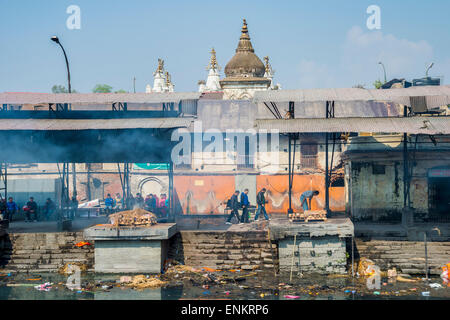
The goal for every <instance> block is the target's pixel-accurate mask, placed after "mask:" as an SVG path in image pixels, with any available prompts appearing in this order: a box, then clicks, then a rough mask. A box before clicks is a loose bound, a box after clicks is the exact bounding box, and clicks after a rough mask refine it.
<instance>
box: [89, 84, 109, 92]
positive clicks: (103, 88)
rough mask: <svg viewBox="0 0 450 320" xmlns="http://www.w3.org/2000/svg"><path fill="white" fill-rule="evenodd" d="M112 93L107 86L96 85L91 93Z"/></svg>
mask: <svg viewBox="0 0 450 320" xmlns="http://www.w3.org/2000/svg"><path fill="white" fill-rule="evenodd" d="M111 91H112V87H111V86H108V85H107V84H97V85H96V86H95V87H94V89H92V92H94V93H110V92H111Z"/></svg>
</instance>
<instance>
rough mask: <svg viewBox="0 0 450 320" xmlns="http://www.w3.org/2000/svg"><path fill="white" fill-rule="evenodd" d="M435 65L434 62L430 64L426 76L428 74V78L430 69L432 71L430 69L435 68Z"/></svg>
mask: <svg viewBox="0 0 450 320" xmlns="http://www.w3.org/2000/svg"><path fill="white" fill-rule="evenodd" d="M433 66H434V62H432V63H431V64H430V65H429V66H428V68H427V72H425V76H426V77H427V78H428V71H430V69H431V68H433Z"/></svg>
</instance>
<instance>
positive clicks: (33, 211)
mask: <svg viewBox="0 0 450 320" xmlns="http://www.w3.org/2000/svg"><path fill="white" fill-rule="evenodd" d="M37 210H38V206H37V203H36V202H35V201H34V198H33V197H30V201H28V202H27V211H26V213H27V220H26V221H27V222H32V221H33V219H32V218H31V215H33V216H34V222H37Z"/></svg>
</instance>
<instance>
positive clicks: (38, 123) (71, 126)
mask: <svg viewBox="0 0 450 320" xmlns="http://www.w3.org/2000/svg"><path fill="white" fill-rule="evenodd" d="M193 121H194V119H193V118H139V119H108V120H106V119H102V120H99V119H83V120H78V119H0V131H7V130H13V131H17V130H37V131H57V130H115V129H153V128H186V127H189V126H190V125H191V123H192V122H193Z"/></svg>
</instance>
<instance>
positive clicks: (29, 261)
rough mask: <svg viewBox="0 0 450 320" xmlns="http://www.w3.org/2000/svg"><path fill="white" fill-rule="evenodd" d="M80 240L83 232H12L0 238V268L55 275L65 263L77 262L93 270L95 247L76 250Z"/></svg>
mask: <svg viewBox="0 0 450 320" xmlns="http://www.w3.org/2000/svg"><path fill="white" fill-rule="evenodd" d="M80 241H84V239H83V232H60V233H12V234H9V235H6V236H5V237H4V239H3V250H2V256H1V258H0V265H1V267H2V268H3V269H4V270H13V271H18V272H56V271H58V269H59V268H60V267H62V266H64V265H65V264H66V263H67V262H80V263H83V264H85V265H87V267H88V270H90V269H93V265H94V246H93V245H92V246H85V247H83V248H78V247H76V246H75V244H76V243H78V242H80ZM90 243H93V242H92V241H90ZM0 270H1V269H0Z"/></svg>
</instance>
